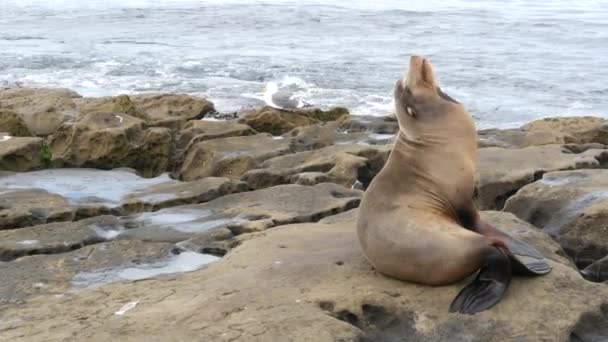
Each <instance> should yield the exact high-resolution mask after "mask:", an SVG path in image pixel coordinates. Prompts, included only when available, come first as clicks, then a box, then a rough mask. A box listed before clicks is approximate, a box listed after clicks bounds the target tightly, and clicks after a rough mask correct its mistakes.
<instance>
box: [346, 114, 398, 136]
mask: <svg viewBox="0 0 608 342" xmlns="http://www.w3.org/2000/svg"><path fill="white" fill-rule="evenodd" d="M340 129H341V130H342V131H344V132H348V133H352V132H371V133H377V134H392V135H395V134H397V132H398V131H399V123H398V122H397V118H396V117H395V116H393V115H386V116H371V115H350V116H347V117H344V119H343V120H340Z"/></svg>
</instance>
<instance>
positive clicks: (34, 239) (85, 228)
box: [0, 216, 124, 261]
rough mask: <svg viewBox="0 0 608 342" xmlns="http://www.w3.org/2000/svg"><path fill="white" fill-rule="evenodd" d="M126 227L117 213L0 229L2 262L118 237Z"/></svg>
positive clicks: (55, 252)
mask: <svg viewBox="0 0 608 342" xmlns="http://www.w3.org/2000/svg"><path fill="white" fill-rule="evenodd" d="M122 230H124V227H123V226H122V225H121V223H120V220H119V219H118V218H117V217H115V216H97V217H94V218H89V219H85V220H80V221H75V222H55V223H48V224H41V225H37V226H32V227H26V228H20V229H10V230H2V231H0V261H12V260H15V259H17V258H20V257H23V256H26V255H37V254H59V253H66V252H69V251H73V250H76V249H79V248H82V247H85V246H88V245H93V244H97V243H101V242H105V241H109V240H113V239H114V238H116V237H117V236H118V235H119V234H120V232H121V231H122Z"/></svg>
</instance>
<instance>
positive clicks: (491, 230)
mask: <svg viewBox="0 0 608 342" xmlns="http://www.w3.org/2000/svg"><path fill="white" fill-rule="evenodd" d="M475 231H476V232H478V233H479V234H482V235H484V236H487V237H489V238H496V239H498V240H500V241H502V242H503V243H504V244H505V247H507V249H508V252H507V254H508V255H509V257H510V258H511V260H512V261H513V265H512V268H513V272H514V273H516V274H523V275H542V274H547V273H549V272H550V271H551V266H549V264H548V263H547V261H545V257H544V256H543V255H542V254H541V253H540V252H539V251H538V250H537V249H536V248H534V247H533V246H531V245H529V244H527V243H525V242H523V241H521V240H519V239H517V238H515V237H513V236H511V235H509V233H507V232H504V231H502V230H500V229H498V228H496V227H493V226H492V225H490V224H488V223H485V222H483V221H481V220H479V221H478V223H477V224H476V225H475Z"/></svg>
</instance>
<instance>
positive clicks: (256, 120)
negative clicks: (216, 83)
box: [239, 107, 319, 135]
mask: <svg viewBox="0 0 608 342" xmlns="http://www.w3.org/2000/svg"><path fill="white" fill-rule="evenodd" d="M239 122H240V123H242V124H246V125H248V126H250V127H252V128H253V129H255V130H256V131H258V132H264V133H270V134H272V135H281V134H283V133H286V132H288V131H290V130H292V129H294V128H295V127H299V126H308V125H312V124H314V123H317V122H319V121H318V120H315V119H313V118H310V117H308V116H305V115H300V114H298V113H295V112H287V111H283V110H279V109H274V108H271V107H264V108H262V109H261V110H260V111H258V112H256V113H255V114H253V115H248V116H245V117H243V118H241V119H239Z"/></svg>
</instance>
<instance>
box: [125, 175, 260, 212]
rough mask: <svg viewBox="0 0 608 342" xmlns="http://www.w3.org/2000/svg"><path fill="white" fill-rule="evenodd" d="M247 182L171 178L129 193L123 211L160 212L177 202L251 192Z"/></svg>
mask: <svg viewBox="0 0 608 342" xmlns="http://www.w3.org/2000/svg"><path fill="white" fill-rule="evenodd" d="M247 190H248V187H247V184H245V183H243V182H239V181H235V180H232V179H229V178H219V177H206V178H203V179H198V180H195V181H192V182H178V181H168V182H165V183H161V184H158V185H153V186H151V187H148V188H146V189H142V190H138V191H135V192H133V193H131V194H128V195H127V196H126V197H124V198H123V199H122V201H121V204H120V208H121V209H122V210H121V213H137V212H142V211H156V210H159V209H162V208H167V207H172V206H176V205H184V204H193V203H202V202H208V201H211V200H213V199H216V198H218V197H222V196H225V195H228V194H232V193H236V192H243V191H247Z"/></svg>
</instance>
